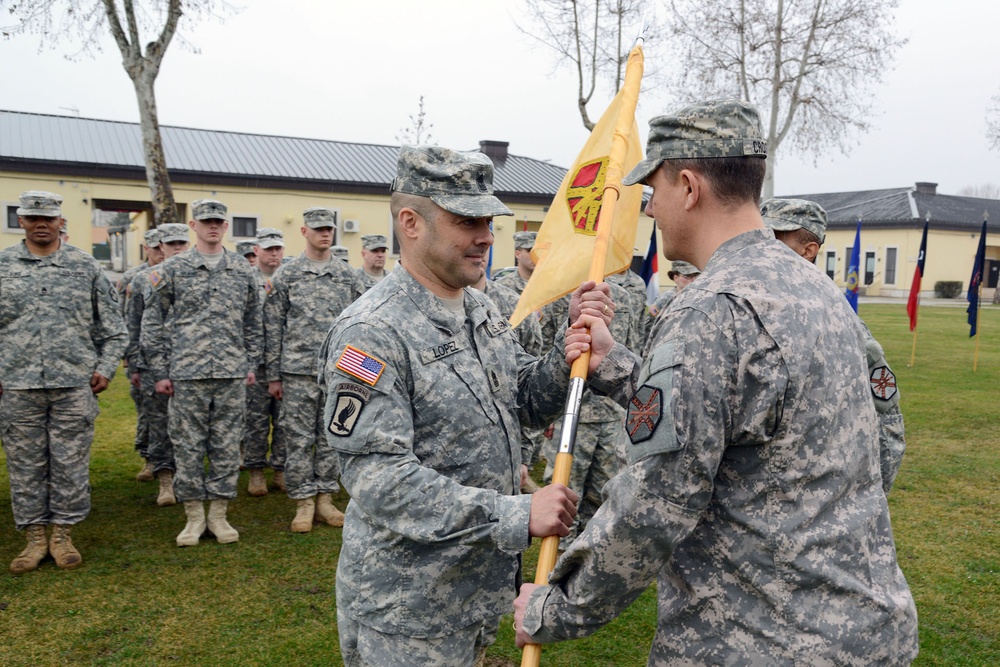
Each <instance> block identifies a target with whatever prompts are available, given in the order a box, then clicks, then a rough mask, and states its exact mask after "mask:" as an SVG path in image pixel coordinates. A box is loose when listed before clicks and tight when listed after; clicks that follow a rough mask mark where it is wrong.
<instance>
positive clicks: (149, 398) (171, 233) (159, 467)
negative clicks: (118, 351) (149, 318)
mask: <svg viewBox="0 0 1000 667" xmlns="http://www.w3.org/2000/svg"><path fill="white" fill-rule="evenodd" d="M157 233H158V234H159V235H160V248H161V252H162V253H163V259H164V260H167V259H169V258H170V257H173V256H174V255H179V254H180V253H182V252H184V251H185V250H187V249H188V245H189V241H188V227H187V225H182V224H180V223H173V222H171V223H166V224H163V225H160V226H159V227H157ZM157 266H158V265H157ZM153 270H154V267H152V266H147V267H145V268H144V269H142V270H141V271H139V273H137V274H136V275H135V277H134V278H133V279H132V284H131V285H130V286H129V289H128V294H127V298H126V303H125V326H126V328H127V329H128V335H129V345H128V347H127V348H126V349H125V364H126V367H127V368H128V372H129V377H130V378H131V379H132V382H133V384H134V383H135V382H136V380H137V379H138V382H139V395H140V397H141V399H142V411H143V414H145V416H146V424H147V434H148V438H149V449H148V454H149V459H148V460H149V467H150V471H151V474H152V475H153V476H154V477H155V478H156V479H157V480H159V491H158V492H157V496H156V504H157V505H158V506H160V507H170V506H171V505H175V504H176V503H177V498H176V497H175V496H174V469H175V467H176V466H175V464H174V446H173V444H172V443H171V441H170V433H169V430H168V428H167V426H168V424H167V415H168V410H169V401H170V399H169V397H168V396H167V395H166V394H160V393H158V392H157V391H156V380H155V378H154V377H153V373H152V368H151V367H150V365H149V363H148V362H147V361H146V358H145V357H144V356H143V355H142V348H141V345H140V341H141V339H142V316H143V314H144V313H145V312H146V303H147V302H148V301H149V298H150V295H151V294H152V293H153V286H152V285H151V284H150V282H149V275H150V273H152V272H153Z"/></svg>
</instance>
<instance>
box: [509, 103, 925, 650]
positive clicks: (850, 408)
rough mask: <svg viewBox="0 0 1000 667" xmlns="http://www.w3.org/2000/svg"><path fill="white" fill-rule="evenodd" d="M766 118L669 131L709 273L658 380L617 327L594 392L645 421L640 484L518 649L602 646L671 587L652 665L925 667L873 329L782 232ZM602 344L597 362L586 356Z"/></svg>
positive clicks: (670, 160) (705, 121) (624, 492)
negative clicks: (899, 544) (772, 209)
mask: <svg viewBox="0 0 1000 667" xmlns="http://www.w3.org/2000/svg"><path fill="white" fill-rule="evenodd" d="M765 152H766V144H765V143H764V140H763V138H762V133H761V129H760V120H759V118H758V115H757V112H756V110H755V109H753V108H752V107H749V106H747V105H746V104H744V103H741V102H737V101H735V100H720V101H713V102H706V103H701V104H697V105H694V106H691V107H688V108H686V109H683V110H681V111H680V112H678V113H677V114H675V115H670V116H660V117H658V118H655V119H653V120H652V121H651V122H650V138H649V143H648V145H647V157H646V159H645V160H644V161H643V162H640V163H639V164H638V165H637V166H636V168H635V169H634V170H633V171H632V172H631V173H630V174H629V175H628V176H627V177H626V178H625V179H624V180H623V183H626V184H631V183H637V182H646V183H648V184H649V185H651V186H652V187H653V194H652V197H651V199H650V200H649V203H648V205H647V207H646V213H647V215H650V216H652V217H655V219H656V222H657V226H658V227H659V228H660V230H661V233H662V240H663V252H664V255H666V256H669V257H673V258H677V259H680V260H683V261H687V262H690V263H691V264H694V265H695V266H697V267H700V268H702V275H701V276H700V277H699V278H698V280H696V281H695V282H694V283H692V284H691V285H689V286H688V287H687V288H685V289H684V291H683V292H681V293H680V294H679V295H678V296H677V299H676V300H675V302H674V303H673V305H672V306H671V308H670V311H669V316H668V317H667V318H666V322H667V325H666V326H663V327H660V328H659V330H658V332H657V337H656V339H655V341H654V343H653V347H652V351H651V352H650V354H649V355H648V356H647V357H646V359H645V361H643V362H642V363H640V360H638V359H636V358H635V357H634V355H632V354H631V353H630V352H629V351H628V350H626V349H625V347H624V346H622V345H620V344H615V343H614V341H613V340H612V339H611V337H610V336H609V335H608V331H607V327H606V326H604V325H603V323H602V322H601V321H599V320H597V319H596V318H594V319H591V318H589V317H585V318H583V322H580V323H578V324H579V325H580V326H582V325H583V324H590V327H591V328H590V334H589V338H588V337H586V336H583V335H581V334H580V333H579V332H580V331H582V329H580V330H577V329H574V330H573V331H571V332H570V333H568V334H567V336H566V349H567V358H568V359H573V358H575V357H576V356H577V355H578V353H579V351H581V350H583V349H586V348H587V347H590V348H591V349H592V352H593V354H592V357H591V360H590V367H591V369H592V372H594V375H593V376H592V378H591V380H590V384H591V386H592V387H593V388H594V390H595V391H602V392H606V393H608V395H610V396H613V397H615V398H616V399H617V400H619V402H620V403H621V404H622V405H628V406H629V407H628V411H629V413H628V417H627V421H626V428H627V431H628V434H629V439H630V443H629V461H630V465H629V466H628V467H627V468H625V469H624V470H622V472H621V473H619V475H618V476H617V477H615V478H614V479H613V480H612V481H611V482H609V483H608V485H607V486H606V487H605V494H606V501H605V503H604V505H603V506H602V507H601V509H600V510H599V511H598V513H597V515H596V516H594V518H593V519H592V520H591V522H590V525H589V526H588V527H587V530H586V531H585V532H584V533H583V534H582V535H580V537H578V538H577V540H576V542H575V543H574V544H573V546H572V547H571V548H570V549H569V550H568V551H567V552H566V553H565V554H564V555H563V556H562V557H561V558H560V560H559V561H558V563H557V564H556V566H555V569H554V570H553V572H552V574H551V577H550V579H549V581H550V582H551V585H550V586H544V587H537V586H533V585H530V584H525V585H524V586H523V587H522V591H521V595H520V596H519V597H518V599H517V601H516V602H515V623H516V624H517V640H518V643H523V642H525V641H529V640H531V641H535V642H540V643H546V642H552V641H558V640H561V639H569V638H574V637H580V636H583V635H586V634H588V633H591V632H593V631H594V630H596V629H597V628H599V627H600V626H601V625H603V624H604V623H606V622H608V621H609V620H610V619H612V618H613V617H614V616H616V615H617V614H618V613H619V612H621V610H623V609H624V608H625V607H626V606H628V605H629V604H630V603H631V602H632V601H633V600H635V599H636V598H637V597H638V596H639V594H640V593H642V591H644V590H645V589H646V588H647V587H648V586H649V584H650V582H651V581H652V580H653V579H654V578H657V577H658V581H657V593H658V597H659V612H658V619H659V622H658V629H657V633H656V636H655V638H654V640H653V645H652V648H651V651H650V655H649V665H656V666H658V667H659V666H661V665H663V666H665V665H735V664H740V665H757V664H760V665H764V664H767V665H819V664H823V665H851V666H853V665H908V664H909V663H910V662H911V661H912V660H913V659H914V657H915V656H916V654H917V617H916V609H915V607H914V604H913V598H912V596H911V595H910V591H909V588H908V587H907V584H906V580H905V579H904V577H903V573H902V572H901V571H900V569H899V565H898V564H897V561H896V551H895V547H894V545H893V539H892V529H891V527H890V523H889V508H888V506H887V504H886V498H885V494H884V493H883V491H882V480H881V475H880V474H879V464H878V435H877V428H878V422H877V419H876V415H875V409H874V408H873V407H872V401H871V398H870V397H869V394H870V390H869V388H868V386H867V383H866V382H865V377H866V375H865V359H864V355H863V353H862V338H861V332H860V328H859V326H858V320H857V318H856V317H855V316H854V314H853V313H852V312H851V310H850V308H849V307H848V305H847V302H846V301H845V299H844V297H843V294H842V293H841V292H840V291H838V290H837V288H836V287H835V286H834V284H833V282H832V281H830V280H829V279H827V278H826V276H824V275H823V274H822V273H820V272H818V271H815V270H814V269H813V268H811V267H809V266H808V265H806V264H805V263H802V262H797V261H791V260H792V259H794V257H793V256H792V254H791V253H790V251H789V250H788V248H786V247H785V246H783V245H782V244H781V243H779V242H778V241H776V240H775V239H774V238H773V235H772V234H771V232H770V231H768V230H767V229H766V228H765V227H764V224H763V222H762V220H761V216H760V211H759V209H758V203H757V202H758V198H759V196H760V189H761V185H762V183H763V180H764V172H765V161H764V153H765ZM588 340H591V341H592V343H588V342H587V341H588Z"/></svg>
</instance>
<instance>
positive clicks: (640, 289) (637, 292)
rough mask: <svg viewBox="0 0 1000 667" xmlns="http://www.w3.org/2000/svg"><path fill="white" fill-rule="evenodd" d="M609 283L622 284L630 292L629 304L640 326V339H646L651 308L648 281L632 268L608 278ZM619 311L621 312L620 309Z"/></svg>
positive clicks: (637, 325)
mask: <svg viewBox="0 0 1000 667" xmlns="http://www.w3.org/2000/svg"><path fill="white" fill-rule="evenodd" d="M607 280H608V282H609V283H613V284H615V285H620V286H621V287H624V288H625V291H626V292H627V293H628V304H629V308H630V309H631V310H632V315H633V321H634V322H635V323H636V327H637V328H638V334H639V340H640V341H641V340H645V339H646V319H647V315H648V314H649V309H648V308H646V283H645V282H643V280H642V278H640V277H639V276H638V274H636V272H635V271H633V270H632V269H630V268H626V269H625V270H624V271H619V272H618V273H614V274H612V275H610V276H608V278H607ZM619 312H621V311H620V310H619Z"/></svg>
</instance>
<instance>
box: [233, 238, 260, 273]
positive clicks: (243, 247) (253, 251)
mask: <svg viewBox="0 0 1000 667" xmlns="http://www.w3.org/2000/svg"><path fill="white" fill-rule="evenodd" d="M236 254H238V255H243V259H245V260H246V261H248V262H250V266H253V267H256V266H257V239H253V240H250V241H240V242H239V243H237V244H236Z"/></svg>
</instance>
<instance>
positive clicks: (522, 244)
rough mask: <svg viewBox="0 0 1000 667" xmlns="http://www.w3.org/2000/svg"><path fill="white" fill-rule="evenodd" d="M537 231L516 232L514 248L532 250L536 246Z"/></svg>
mask: <svg viewBox="0 0 1000 667" xmlns="http://www.w3.org/2000/svg"><path fill="white" fill-rule="evenodd" d="M536 236H538V233H537V232H514V250H521V249H524V250H531V249H532V248H534V247H535V237H536Z"/></svg>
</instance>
